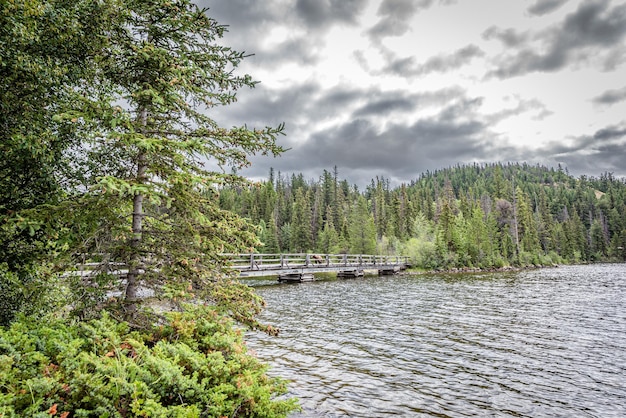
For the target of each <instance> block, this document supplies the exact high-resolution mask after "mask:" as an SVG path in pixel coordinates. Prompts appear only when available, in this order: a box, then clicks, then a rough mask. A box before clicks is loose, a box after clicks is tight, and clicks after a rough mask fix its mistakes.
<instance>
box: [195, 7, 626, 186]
mask: <svg viewBox="0 0 626 418" xmlns="http://www.w3.org/2000/svg"><path fill="white" fill-rule="evenodd" d="M197 1H198V3H199V4H200V5H201V6H204V7H209V8H210V9H209V14H210V15H211V16H212V17H214V18H216V19H217V20H218V21H219V22H220V23H222V24H225V25H228V26H229V32H228V33H227V34H226V36H225V38H224V40H223V43H225V44H226V45H229V46H232V47H233V48H234V49H237V50H240V51H245V52H247V53H250V54H254V56H252V57H249V58H247V59H246V60H245V61H244V63H243V65H242V66H241V67H240V71H239V72H240V73H242V74H243V73H248V74H250V75H251V76H252V77H253V78H254V79H255V80H259V81H260V82H261V83H260V84H259V85H258V86H257V87H256V88H255V89H253V90H246V91H241V92H240V93H239V94H238V98H239V100H238V102H237V103H236V104H235V105H231V106H229V107H226V108H222V109H219V110H214V117H215V119H216V120H218V121H219V122H220V123H221V124H223V125H226V126H231V125H240V124H243V123H246V124H248V126H257V127H262V126H266V125H270V126H273V125H277V124H278V123H281V122H284V123H285V124H286V131H285V132H286V136H285V137H282V138H281V139H280V144H281V145H283V146H285V147H288V148H290V150H289V151H288V152H286V153H285V154H283V155H282V156H281V157H278V158H271V157H270V158H267V157H266V158H255V159H253V165H252V167H251V168H250V169H247V170H246V171H244V172H242V174H244V175H247V176H249V177H251V178H265V177H267V174H268V172H269V168H270V167H274V168H275V169H276V170H277V171H281V172H282V173H288V174H291V173H294V172H295V173H299V172H302V173H304V175H305V178H307V179H317V178H318V176H319V175H320V174H321V173H322V170H324V169H327V170H329V171H332V169H333V167H334V166H337V167H338V169H339V175H340V177H341V178H345V179H348V180H349V181H350V182H353V183H357V184H359V185H360V186H363V185H364V184H367V183H369V181H370V180H371V179H372V178H374V177H376V176H383V177H385V178H388V179H390V180H391V181H392V183H393V184H395V185H397V184H399V183H401V182H409V181H410V180H411V179H416V178H417V177H418V176H419V174H420V173H422V172H425V171H426V170H431V171H432V170H434V169H440V168H446V167H449V166H452V165H455V164H457V163H461V164H471V163H473V162H478V163H481V162H498V161H499V162H509V161H510V162H527V163H530V164H537V163H539V164H542V165H547V166H549V167H555V168H556V167H557V166H558V164H559V163H560V164H561V165H562V166H563V167H564V168H565V167H566V168H567V169H568V170H569V172H570V174H573V175H575V176H579V175H581V174H585V175H588V176H596V177H597V176H599V175H600V174H601V173H603V172H605V171H609V172H613V173H614V174H615V175H616V176H620V177H621V176H626V158H625V157H626V152H625V150H626V0H506V1H504V0H472V1H469V0H262V1H261V0H197Z"/></svg>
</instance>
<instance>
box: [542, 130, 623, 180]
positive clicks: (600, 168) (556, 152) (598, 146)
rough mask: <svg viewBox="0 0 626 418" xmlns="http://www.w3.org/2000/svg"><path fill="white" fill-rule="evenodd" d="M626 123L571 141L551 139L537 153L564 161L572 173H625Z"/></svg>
mask: <svg viewBox="0 0 626 418" xmlns="http://www.w3.org/2000/svg"><path fill="white" fill-rule="evenodd" d="M625 150H626V123H624V122H623V123H622V124H621V125H614V126H608V127H606V128H602V129H599V130H597V131H596V132H595V133H593V134H592V135H581V136H578V137H574V138H572V143H571V144H564V143H556V142H555V143H553V144H550V145H548V146H546V147H545V148H543V149H541V150H540V151H539V152H538V153H537V154H536V155H537V156H540V155H543V156H546V155H550V156H552V158H553V159H554V162H556V163H562V164H565V165H566V166H567V167H568V170H569V171H570V173H572V174H574V175H580V174H588V173H597V174H599V173H603V172H605V171H609V172H613V173H617V175H619V176H624V175H626V172H625V171H624V158H626V152H625Z"/></svg>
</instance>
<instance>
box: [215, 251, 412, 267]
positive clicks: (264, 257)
mask: <svg viewBox="0 0 626 418" xmlns="http://www.w3.org/2000/svg"><path fill="white" fill-rule="evenodd" d="M223 256H224V257H225V258H227V259H229V260H230V261H231V263H232V264H231V268H233V269H236V270H240V271H255V270H280V269H291V268H293V269H296V268H322V267H337V268H339V267H361V268H366V267H374V268H375V267H382V266H401V265H406V264H408V257H401V256H385V255H370V254H304V253H296V254H260V253H249V254H223Z"/></svg>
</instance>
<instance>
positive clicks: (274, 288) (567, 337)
mask: <svg viewBox="0 0 626 418" xmlns="http://www.w3.org/2000/svg"><path fill="white" fill-rule="evenodd" d="M256 284H257V285H256V287H257V290H258V292H259V294H261V295H262V296H263V297H264V298H265V300H266V301H267V304H268V307H267V309H266V311H265V312H264V313H263V315H262V316H261V319H262V320H264V321H265V322H267V323H271V324H273V325H275V326H277V327H279V328H280V329H281V333H280V335H279V336H278V337H270V336H266V335H265V334H261V333H250V334H249V335H248V337H247V339H248V346H249V347H250V348H251V349H253V350H254V351H255V352H256V354H257V356H258V357H259V358H261V359H262V360H264V361H266V362H268V363H270V364H271V366H272V369H271V372H270V373H271V374H272V375H279V376H282V377H284V378H286V379H287V380H289V381H290V385H289V388H290V395H294V396H297V397H299V398H300V400H301V405H302V407H303V412H302V413H298V414H295V415H294V417H346V416H350V417H385V416H402V417H420V416H424V417H427V416H433V417H462V416H481V417H625V416H626V265H624V264H602V265H592V266H565V267H558V268H551V269H541V270H532V271H523V272H513V273H488V274H487V273H486V274H458V275H450V274H427V275H426V274H421V275H403V276H387V277H365V278H361V279H352V280H324V281H316V282H310V283H302V284H282V285H276V284H274V282H273V281H261V282H256Z"/></svg>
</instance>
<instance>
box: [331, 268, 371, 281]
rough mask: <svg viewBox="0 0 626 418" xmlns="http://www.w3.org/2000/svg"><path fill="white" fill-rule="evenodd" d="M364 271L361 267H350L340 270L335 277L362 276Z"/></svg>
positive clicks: (351, 277) (350, 277)
mask: <svg viewBox="0 0 626 418" xmlns="http://www.w3.org/2000/svg"><path fill="white" fill-rule="evenodd" d="M363 275H364V273H363V270H362V269H358V268H357V269H350V270H341V271H339V272H337V278H339V279H354V278H356V277H363Z"/></svg>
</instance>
